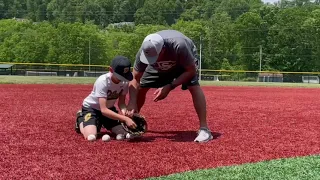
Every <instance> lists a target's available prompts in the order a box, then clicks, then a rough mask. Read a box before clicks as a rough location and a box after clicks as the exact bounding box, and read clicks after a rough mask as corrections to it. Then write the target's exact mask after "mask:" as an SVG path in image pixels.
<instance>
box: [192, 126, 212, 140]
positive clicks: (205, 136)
mask: <svg viewBox="0 0 320 180" xmlns="http://www.w3.org/2000/svg"><path fill="white" fill-rule="evenodd" d="M211 139H213V136H212V134H211V132H210V130H209V129H208V128H205V127H202V128H200V130H199V131H198V136H197V137H196V139H195V140H194V142H198V143H204V142H208V141H210V140H211Z"/></svg>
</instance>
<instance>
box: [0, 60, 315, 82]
mask: <svg viewBox="0 0 320 180" xmlns="http://www.w3.org/2000/svg"><path fill="white" fill-rule="evenodd" d="M0 64H10V65H11V66H10V71H7V72H8V73H9V74H10V75H18V76H65V77H98V76H100V75H101V74H104V73H105V72H107V71H108V70H109V66H107V65H90V66H89V65H84V64H49V63H10V62H0ZM8 73H6V75H8ZM0 75H1V74H0ZM319 76H320V72H273V71H243V70H210V69H201V80H203V81H244V82H279V83H281V82H290V83H318V84H319V80H318V79H319ZM315 79H316V80H317V81H315Z"/></svg>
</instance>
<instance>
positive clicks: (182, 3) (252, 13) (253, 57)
mask: <svg viewBox="0 0 320 180" xmlns="http://www.w3.org/2000/svg"><path fill="white" fill-rule="evenodd" d="M319 4H320V3H319V1H318V0H316V1H309V0H294V1H288V0H282V1H280V3H276V4H264V3H263V2H262V1H260V0H188V1H186V0H167V1H163V0H95V1H88V0H68V1H67V0H14V1H12V0H0V61H2V62H37V63H59V64H62V63H63V64H89V61H90V63H91V64H97V65H106V64H109V62H110V60H111V59H112V58H113V57H114V56H116V55H124V56H127V57H128V58H130V60H131V61H132V62H133V61H134V59H135V56H136V53H137V51H138V49H139V48H140V45H141V42H142V40H143V38H144V37H145V36H146V35H148V34H149V33H153V32H156V31H159V30H163V29H176V30H179V31H181V32H183V33H184V34H185V35H187V36H189V37H190V38H191V39H192V40H193V41H194V42H195V44H196V45H197V48H198V52H199V53H200V47H201V59H202V68H205V69H230V70H232V69H233V70H259V68H260V60H261V65H262V70H277V71H320V43H318V41H319V40H318V39H319V37H320V5H319Z"/></svg>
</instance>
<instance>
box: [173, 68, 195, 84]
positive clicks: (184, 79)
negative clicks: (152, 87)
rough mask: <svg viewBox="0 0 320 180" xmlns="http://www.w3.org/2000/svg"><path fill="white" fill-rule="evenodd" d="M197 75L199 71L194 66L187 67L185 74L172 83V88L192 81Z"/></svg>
mask: <svg viewBox="0 0 320 180" xmlns="http://www.w3.org/2000/svg"><path fill="white" fill-rule="evenodd" d="M196 73H197V69H196V66H195V65H194V64H190V65H189V66H185V72H184V73H182V74H181V75H180V76H179V77H178V78H176V79H175V80H174V81H173V82H172V87H173V88H175V87H177V86H179V85H181V84H183V83H186V82H188V81H190V80H191V79H192V78H193V77H194V76H195V75H196Z"/></svg>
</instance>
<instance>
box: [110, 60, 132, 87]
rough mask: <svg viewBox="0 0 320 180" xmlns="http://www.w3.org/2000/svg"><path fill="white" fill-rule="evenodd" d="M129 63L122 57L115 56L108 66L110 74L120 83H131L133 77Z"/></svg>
mask: <svg viewBox="0 0 320 180" xmlns="http://www.w3.org/2000/svg"><path fill="white" fill-rule="evenodd" d="M130 68H131V62H130V60H129V59H128V58H126V57H124V56H116V57H115V58H114V59H113V60H112V62H111V65H110V72H112V73H113V75H115V77H116V78H117V79H118V80H120V81H125V82H128V81H131V80H132V79H133V75H132V73H131V70H130Z"/></svg>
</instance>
